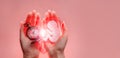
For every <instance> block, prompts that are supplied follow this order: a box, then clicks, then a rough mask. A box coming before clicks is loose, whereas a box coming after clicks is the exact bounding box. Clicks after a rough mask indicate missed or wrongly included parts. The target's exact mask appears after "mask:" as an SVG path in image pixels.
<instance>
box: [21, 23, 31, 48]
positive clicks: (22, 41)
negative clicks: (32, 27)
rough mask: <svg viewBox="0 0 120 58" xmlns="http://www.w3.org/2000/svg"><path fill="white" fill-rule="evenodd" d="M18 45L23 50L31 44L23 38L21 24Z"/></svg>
mask: <svg viewBox="0 0 120 58" xmlns="http://www.w3.org/2000/svg"><path fill="white" fill-rule="evenodd" d="M20 43H21V45H22V47H23V48H25V47H28V46H29V45H30V43H31V41H30V40H29V39H28V38H27V37H26V36H25V33H24V26H23V24H21V27H20Z"/></svg>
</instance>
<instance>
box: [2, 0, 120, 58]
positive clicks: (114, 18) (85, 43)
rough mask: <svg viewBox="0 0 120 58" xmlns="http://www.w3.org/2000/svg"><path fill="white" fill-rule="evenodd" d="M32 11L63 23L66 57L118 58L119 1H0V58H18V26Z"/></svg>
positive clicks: (119, 42) (119, 36) (19, 53)
mask: <svg viewBox="0 0 120 58" xmlns="http://www.w3.org/2000/svg"><path fill="white" fill-rule="evenodd" d="M34 9H35V10H36V11H37V12H40V14H41V17H42V18H43V17H44V13H45V12H46V11H47V10H48V9H51V10H55V11H56V13H57V15H58V16H59V17H60V18H61V20H64V21H65V23H66V25H67V27H68V31H69V40H68V43H67V46H66V49H65V56H66V58H120V0H0V58H22V50H21V47H20V43H19V28H20V24H19V23H20V21H23V20H24V19H25V18H26V16H27V14H28V12H30V11H32V10H34ZM41 57H45V58H47V56H46V55H45V56H44V54H43V55H41Z"/></svg>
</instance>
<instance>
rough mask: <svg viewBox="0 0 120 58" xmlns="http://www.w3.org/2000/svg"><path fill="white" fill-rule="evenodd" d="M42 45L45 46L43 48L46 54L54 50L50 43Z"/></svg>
mask: <svg viewBox="0 0 120 58" xmlns="http://www.w3.org/2000/svg"><path fill="white" fill-rule="evenodd" d="M44 44H45V48H46V50H47V51H48V52H51V51H52V50H54V46H53V45H52V44H51V43H49V42H45V43H44Z"/></svg>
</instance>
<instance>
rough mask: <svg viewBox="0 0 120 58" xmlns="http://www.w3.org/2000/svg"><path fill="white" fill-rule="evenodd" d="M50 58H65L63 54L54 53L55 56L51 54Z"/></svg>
mask: <svg viewBox="0 0 120 58" xmlns="http://www.w3.org/2000/svg"><path fill="white" fill-rule="evenodd" d="M49 58H65V55H64V53H63V52H54V53H53V54H49Z"/></svg>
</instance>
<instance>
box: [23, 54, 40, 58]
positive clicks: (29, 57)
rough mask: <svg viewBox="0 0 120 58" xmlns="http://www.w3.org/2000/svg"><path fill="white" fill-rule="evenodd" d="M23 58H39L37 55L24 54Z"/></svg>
mask: <svg viewBox="0 0 120 58" xmlns="http://www.w3.org/2000/svg"><path fill="white" fill-rule="evenodd" d="M23 58H39V55H32V54H24V55H23Z"/></svg>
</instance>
